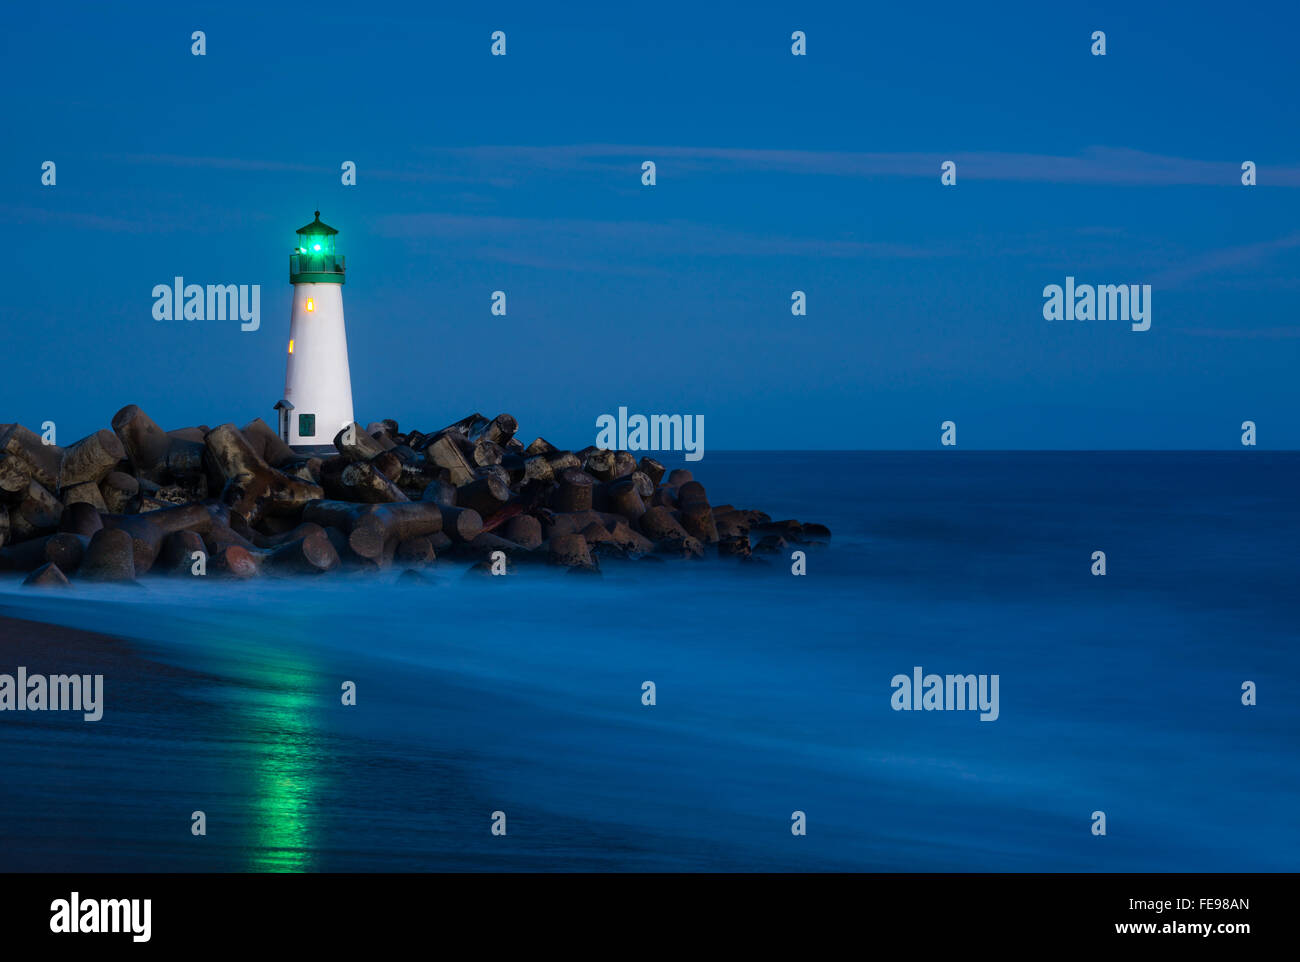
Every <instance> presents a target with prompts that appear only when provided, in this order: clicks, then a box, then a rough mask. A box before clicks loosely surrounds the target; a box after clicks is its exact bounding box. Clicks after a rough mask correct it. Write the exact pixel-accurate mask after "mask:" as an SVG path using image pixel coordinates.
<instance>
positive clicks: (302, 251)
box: [298, 247, 307, 254]
mask: <svg viewBox="0 0 1300 962" xmlns="http://www.w3.org/2000/svg"><path fill="white" fill-rule="evenodd" d="M298 253H299V254H305V253H307V248H305V247H299V248H298Z"/></svg>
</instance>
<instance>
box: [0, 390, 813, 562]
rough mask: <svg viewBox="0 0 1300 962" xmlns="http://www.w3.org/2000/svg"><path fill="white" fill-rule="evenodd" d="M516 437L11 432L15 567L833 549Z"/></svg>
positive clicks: (508, 420) (513, 433)
mask: <svg viewBox="0 0 1300 962" xmlns="http://www.w3.org/2000/svg"><path fill="white" fill-rule="evenodd" d="M518 429H519V425H518V423H517V422H516V421H515V419H514V418H513V417H511V416H510V415H509V414H500V415H497V416H496V417H494V418H485V417H483V416H482V415H479V414H472V415H470V416H469V417H466V418H462V419H461V420H459V421H457V422H456V423H454V424H450V425H448V426H447V427H444V428H442V429H441V430H438V431H434V432H432V433H424V432H422V431H414V430H412V431H405V432H403V431H401V430H399V428H398V425H397V422H396V421H392V420H385V421H377V422H374V423H372V424H370V425H368V426H367V427H365V428H362V427H361V425H359V424H353V425H350V426H349V427H347V428H345V429H343V430H342V431H340V432H339V433H338V435H337V436H336V437H335V438H334V450H333V452H329V451H327V452H325V454H324V455H322V456H307V455H304V454H303V453H301V452H296V451H294V450H293V449H291V448H290V447H289V446H288V445H286V444H285V443H284V442H283V441H282V440H281V439H280V437H279V435H277V434H276V432H275V431H274V430H272V429H271V428H270V427H269V426H268V425H267V424H266V423H265V422H264V421H262V420H261V419H258V420H256V421H253V422H252V423H250V424H246V425H245V426H244V427H242V428H238V427H236V426H235V425H234V424H222V425H219V426H217V427H214V428H209V427H207V426H201V427H192V428H180V429H178V430H172V431H164V430H163V429H162V428H160V427H159V426H158V425H157V424H156V423H155V422H154V421H153V420H152V419H151V418H150V417H149V416H148V415H147V414H145V413H144V412H143V411H142V410H140V408H138V407H137V406H135V405H134V404H132V405H128V406H127V407H124V408H123V409H122V410H120V411H118V412H117V415H116V416H115V417H114V418H113V421H112V430H107V429H104V430H99V431H96V432H95V433H93V434H91V435H89V436H87V437H85V438H82V439H81V440H80V441H78V442H76V443H75V444H73V445H71V446H69V447H65V448H60V447H57V446H55V445H49V444H45V443H43V441H42V439H41V437H40V436H38V435H37V434H36V433H35V432H33V431H31V430H29V429H28V428H25V427H23V426H22V425H21V424H2V425H0V570H4V571H18V572H28V573H29V574H28V577H27V581H26V582H25V583H27V584H30V585H33V586H60V585H67V584H68V583H69V579H74V580H84V581H133V580H135V579H136V578H139V577H140V576H142V575H145V574H155V575H166V574H173V575H191V574H195V573H198V572H199V571H202V572H203V573H204V574H207V575H224V576H227V577H233V578H253V577H258V576H261V575H273V574H322V573H325V572H330V571H336V570H340V569H349V568H351V569H356V568H372V569H387V568H392V567H399V568H412V569H418V568H421V567H424V566H427V565H430V564H432V563H433V562H434V561H435V560H439V559H451V560H463V561H468V562H470V563H471V564H472V565H473V567H474V569H475V570H485V571H486V570H492V569H493V567H494V566H495V567H496V568H498V569H500V567H501V566H502V565H515V564H520V563H527V562H532V561H537V562H541V563H549V564H552V565H560V566H563V567H566V568H569V569H572V570H574V571H578V572H587V573H590V572H596V571H599V569H600V565H601V563H602V562H603V561H604V562H610V561H624V560H626V561H637V560H647V559H653V560H664V559H669V558H680V559H694V558H705V557H718V558H722V559H725V560H728V561H733V562H745V563H754V562H758V561H761V560H763V559H762V558H761V556H762V555H763V554H776V553H780V552H788V550H789V549H791V547H792V546H797V545H801V544H807V543H812V542H822V541H825V540H827V539H828V538H829V537H830V531H829V530H828V529H827V528H826V527H825V526H823V525H819V524H802V523H800V522H798V521H794V520H779V521H773V520H772V518H770V517H769V516H768V515H766V514H764V513H763V512H762V511H758V510H754V509H748V508H736V507H733V506H732V505H729V504H725V505H714V504H711V503H710V501H709V498H708V494H707V493H706V491H705V489H704V486H703V485H702V484H701V483H700V482H699V481H697V480H695V478H694V477H693V476H692V474H691V472H690V471H686V470H682V469H678V470H674V471H672V472H667V473H666V472H665V468H664V465H662V464H661V463H659V462H658V461H656V460H655V459H654V458H650V457H642V458H640V460H638V459H637V458H636V457H635V456H634V455H632V454H631V453H629V452H627V451H610V450H604V449H599V448H595V447H587V448H583V449H582V450H580V451H571V450H564V449H561V448H558V447H556V446H555V445H553V444H551V443H549V442H548V441H546V440H545V439H543V438H540V437H539V438H536V439H535V440H533V441H532V442H531V443H529V444H527V445H525V444H524V443H523V442H522V441H521V440H520V439H519V438H518ZM665 474H666V476H665ZM498 552H499V554H498Z"/></svg>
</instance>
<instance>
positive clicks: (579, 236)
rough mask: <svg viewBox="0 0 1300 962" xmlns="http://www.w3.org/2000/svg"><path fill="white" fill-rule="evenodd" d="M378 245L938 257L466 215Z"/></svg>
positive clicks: (868, 247) (806, 241)
mask: <svg viewBox="0 0 1300 962" xmlns="http://www.w3.org/2000/svg"><path fill="white" fill-rule="evenodd" d="M374 230H375V232H376V233H377V234H378V235H379V236H381V237H389V238H393V239H404V240H409V241H415V242H419V241H456V242H463V241H466V240H477V241H480V242H482V243H483V244H484V245H490V246H487V247H485V248H484V250H495V251H497V252H498V253H499V252H500V250H502V249H506V248H510V249H513V248H514V247H515V246H516V245H524V246H525V247H526V249H530V250H534V249H537V247H538V245H542V249H545V250H548V251H552V252H566V253H574V252H578V251H581V252H583V253H584V254H590V253H592V252H605V253H608V252H609V251H610V250H611V249H612V248H619V249H620V256H624V257H627V256H631V257H639V258H647V257H660V256H675V255H688V256H715V257H728V256H750V257H763V256H774V257H776V256H779V257H832V258H839V259H855V258H918V259H919V258H931V257H941V256H945V254H944V252H943V250H941V249H939V248H937V247H935V246H933V245H928V246H921V245H912V244H900V243H891V242H880V241H855V240H823V239H819V238H807V237H792V236H781V235H776V234H771V233H767V232H764V233H755V232H748V231H737V230H729V229H726V228H719V227H716V226H712V225H706V224H695V223H687V222H683V221H671V222H668V223H654V222H647V221H601V220H580V219H565V220H557V219H554V218H536V219H533V218H520V217H500V216H494V215H467V214H445V213H425V214H391V215H388V216H385V217H381V218H379V219H378V220H377V221H376V222H375V225H374ZM566 259H567V258H566Z"/></svg>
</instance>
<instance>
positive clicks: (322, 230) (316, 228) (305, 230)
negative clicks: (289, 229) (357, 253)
mask: <svg viewBox="0 0 1300 962" xmlns="http://www.w3.org/2000/svg"><path fill="white" fill-rule="evenodd" d="M297 232H298V233H299V234H337V233H338V231H336V230H335V229H334V228H333V227H331V226H330V225H329V224H322V223H321V219H320V211H316V219H315V220H314V221H312V222H311V223H310V224H308V225H307V226H306V227H299V228H298V231H297Z"/></svg>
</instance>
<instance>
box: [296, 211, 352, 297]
mask: <svg viewBox="0 0 1300 962" xmlns="http://www.w3.org/2000/svg"><path fill="white" fill-rule="evenodd" d="M337 234H338V231H337V230H335V229H334V228H333V227H331V226H330V225H329V224H324V223H321V219H320V211H316V219H315V220H314V221H312V222H311V223H310V224H308V225H307V226H305V227H299V228H298V243H297V244H296V245H295V246H294V251H293V253H292V254H290V255H289V283H290V284H342V283H343V281H344V271H345V270H346V269H347V265H346V258H345V257H343V255H341V254H339V253H338V252H337V251H336V250H335V246H334V238H335V236H336V235H337Z"/></svg>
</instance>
